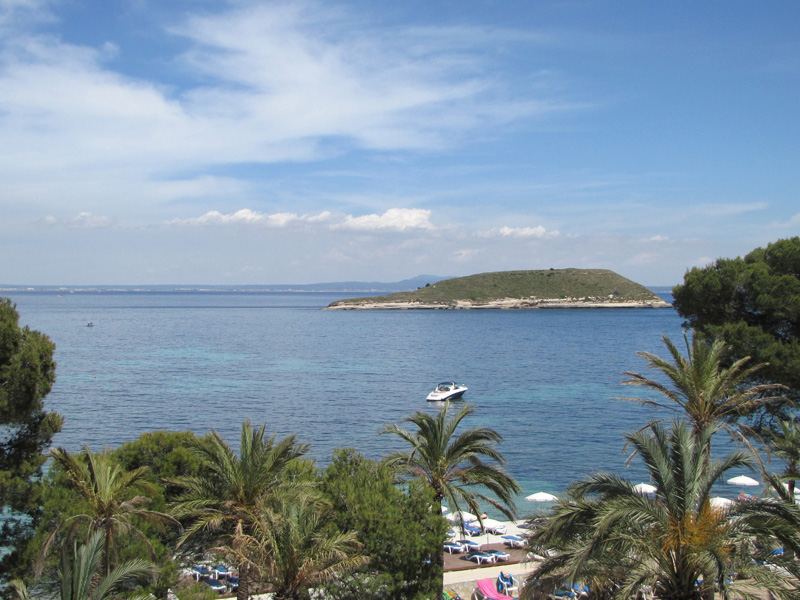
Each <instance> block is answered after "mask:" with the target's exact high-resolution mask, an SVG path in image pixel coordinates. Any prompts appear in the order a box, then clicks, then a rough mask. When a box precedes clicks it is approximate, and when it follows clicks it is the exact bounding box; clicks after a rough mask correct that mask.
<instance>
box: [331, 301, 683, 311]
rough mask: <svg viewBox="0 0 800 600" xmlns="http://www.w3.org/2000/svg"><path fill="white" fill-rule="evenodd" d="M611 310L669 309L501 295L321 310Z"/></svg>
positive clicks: (658, 304)
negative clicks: (479, 298)
mask: <svg viewBox="0 0 800 600" xmlns="http://www.w3.org/2000/svg"><path fill="white" fill-rule="evenodd" d="M567 308H579V309H609V308H611V309H613V308H672V304H670V303H669V302H665V301H663V300H639V301H631V302H624V301H623V302H615V301H613V300H609V301H603V300H587V299H585V298H576V299H573V298H565V299H560V298H559V299H540V298H501V299H497V300H488V301H473V300H454V301H452V302H419V301H398V302H370V301H365V302H357V303H356V302H352V301H349V300H338V301H336V302H333V303H331V304H329V305H328V306H326V307H325V308H324V309H323V310H557V309H567Z"/></svg>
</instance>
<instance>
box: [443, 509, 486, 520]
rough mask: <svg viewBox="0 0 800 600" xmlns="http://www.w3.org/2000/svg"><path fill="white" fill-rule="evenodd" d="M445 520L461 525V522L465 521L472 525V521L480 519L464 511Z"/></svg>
mask: <svg viewBox="0 0 800 600" xmlns="http://www.w3.org/2000/svg"><path fill="white" fill-rule="evenodd" d="M444 518H445V519H447V520H448V521H450V522H451V523H459V522H461V521H464V522H465V523H471V522H472V521H477V520H478V517H476V516H475V515H473V514H472V513H468V512H464V511H463V510H457V511H456V512H454V513H450V514H449V515H445V516H444Z"/></svg>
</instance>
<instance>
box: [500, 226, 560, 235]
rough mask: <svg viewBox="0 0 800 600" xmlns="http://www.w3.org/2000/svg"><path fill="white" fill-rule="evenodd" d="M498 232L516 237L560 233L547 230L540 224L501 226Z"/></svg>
mask: <svg viewBox="0 0 800 600" xmlns="http://www.w3.org/2000/svg"><path fill="white" fill-rule="evenodd" d="M498 233H499V234H500V235H502V236H504V237H518V238H550V237H558V236H559V235H561V233H560V232H559V231H547V229H545V228H544V227H542V226H541V225H539V226H537V227H501V228H500V229H499V230H498Z"/></svg>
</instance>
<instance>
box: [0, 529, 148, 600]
mask: <svg viewBox="0 0 800 600" xmlns="http://www.w3.org/2000/svg"><path fill="white" fill-rule="evenodd" d="M103 545H104V535H103V532H102V531H96V532H95V533H94V534H92V535H91V536H90V537H89V539H88V540H87V541H86V543H85V544H82V545H81V544H78V542H77V541H73V542H72V543H71V544H65V545H64V547H63V548H62V550H61V557H60V560H59V567H58V584H59V594H58V597H59V598H60V600H106V598H109V597H111V596H112V595H113V594H114V593H115V592H117V591H119V588H120V587H121V586H122V585H123V584H125V582H127V581H128V580H130V579H132V578H135V577H140V576H142V575H149V574H150V573H151V572H152V565H150V564H149V563H147V562H146V561H143V560H132V561H126V562H124V563H120V564H119V565H117V566H116V567H115V568H114V569H113V570H112V571H110V572H108V573H106V574H105V575H104V576H99V572H100V570H101V564H100V563H101V561H102V558H103V553H104V552H103ZM12 585H13V587H14V589H15V590H16V591H17V595H18V597H19V598H20V600H30V597H29V595H28V590H27V587H26V586H25V584H23V583H22V582H21V581H19V580H16V581H14V582H12ZM146 597H147V596H145V595H137V596H131V597H130V598H129V600H144V599H145V598H146Z"/></svg>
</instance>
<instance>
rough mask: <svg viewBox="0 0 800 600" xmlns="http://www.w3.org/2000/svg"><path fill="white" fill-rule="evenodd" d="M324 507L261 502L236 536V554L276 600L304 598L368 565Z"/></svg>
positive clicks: (295, 501) (303, 501) (292, 500)
mask: <svg viewBox="0 0 800 600" xmlns="http://www.w3.org/2000/svg"><path fill="white" fill-rule="evenodd" d="M326 508H327V507H325V506H324V505H322V504H320V503H319V502H317V501H316V500H315V499H313V498H312V497H311V496H309V495H305V496H304V497H300V498H298V497H288V498H281V499H279V500H277V501H275V502H273V503H271V505H270V504H267V503H265V502H264V500H263V499H262V501H261V502H260V503H259V505H258V506H257V507H256V510H255V512H254V516H253V520H252V527H251V531H250V533H245V532H244V531H243V530H240V531H238V532H237V535H236V536H235V540H234V543H233V544H231V545H232V547H233V549H234V550H235V556H236V557H237V559H238V560H239V562H240V564H248V565H250V567H251V569H252V570H253V571H255V572H257V573H258V574H259V576H260V578H261V579H262V580H263V581H265V582H266V583H267V584H268V585H269V586H270V588H271V589H272V593H273V594H274V596H275V598H276V600H308V598H309V588H311V587H312V586H315V585H319V584H321V583H325V582H327V581H331V580H332V579H334V578H335V577H337V576H338V575H340V574H342V573H345V572H348V571H351V570H353V569H356V568H358V567H360V566H362V565H364V564H366V562H367V561H368V558H367V557H365V556H362V555H361V554H359V550H360V548H361V544H359V543H358V541H357V540H356V533H355V532H347V533H338V532H336V531H334V530H332V529H331V527H330V522H329V520H328V519H327V518H326V514H325V511H326Z"/></svg>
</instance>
